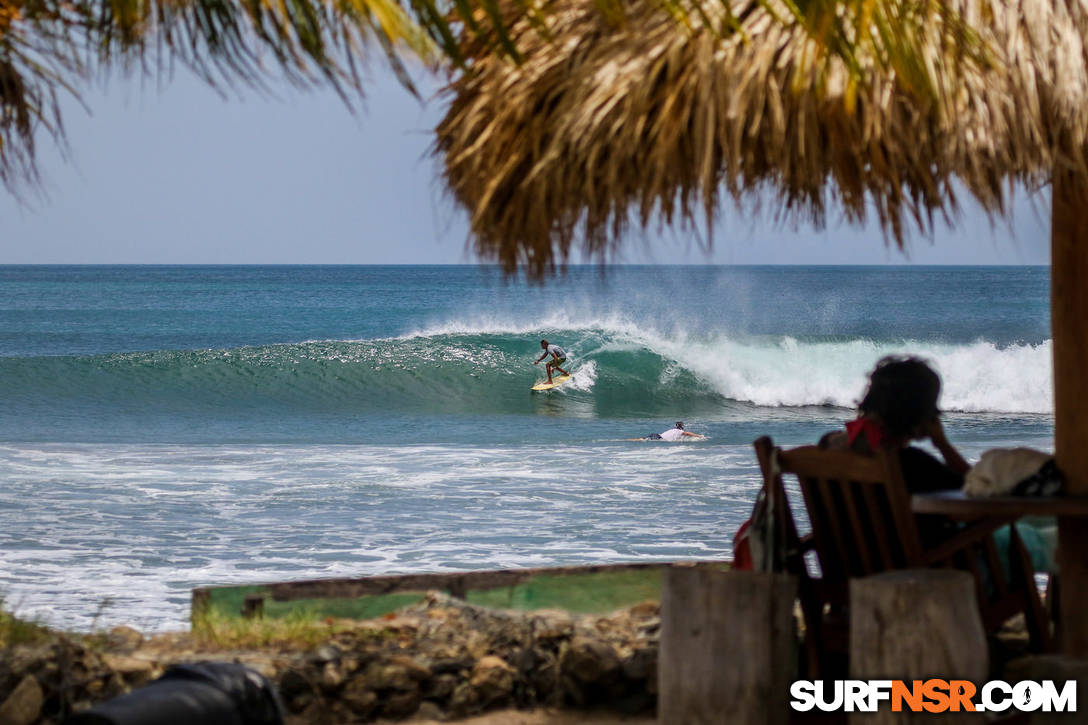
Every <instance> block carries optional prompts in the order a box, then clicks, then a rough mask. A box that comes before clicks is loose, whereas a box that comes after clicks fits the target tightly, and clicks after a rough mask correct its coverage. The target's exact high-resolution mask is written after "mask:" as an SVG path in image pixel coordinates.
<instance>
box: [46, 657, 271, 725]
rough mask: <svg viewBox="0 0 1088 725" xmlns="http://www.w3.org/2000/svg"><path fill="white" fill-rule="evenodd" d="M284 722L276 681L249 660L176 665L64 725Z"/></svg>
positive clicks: (250, 724)
mask: <svg viewBox="0 0 1088 725" xmlns="http://www.w3.org/2000/svg"><path fill="white" fill-rule="evenodd" d="M174 723H177V725H189V724H190V723H199V724H200V725H283V705H282V703H281V702H280V698H279V695H278V694H277V692H276V686H275V684H274V683H272V682H271V681H270V680H268V679H267V678H266V677H264V676H263V675H261V674H260V673H258V672H257V671H255V670H253V669H250V668H249V667H246V666H245V665H239V664H233V663H229V662H198V663H196V664H187V665H176V666H174V667H171V668H170V669H169V670H167V671H166V673H165V674H164V675H163V676H162V677H160V678H159V679H157V680H155V681H154V682H152V683H151V684H149V685H147V686H146V687H143V688H141V689H139V690H135V691H134V692H130V693H129V694H127V695H122V696H121V697H115V698H114V699H112V700H107V701H106V702H102V703H99V704H98V705H95V706H94V707H92V708H91V709H90V710H85V711H84V712H81V713H79V714H76V715H73V716H71V717H70V718H68V719H67V720H65V721H64V725H173V724H174Z"/></svg>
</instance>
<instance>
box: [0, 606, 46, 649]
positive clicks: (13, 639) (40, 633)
mask: <svg viewBox="0 0 1088 725" xmlns="http://www.w3.org/2000/svg"><path fill="white" fill-rule="evenodd" d="M49 636H50V631H49V629H48V628H46V627H45V626H43V625H41V624H38V623H37V622H33V621H29V620H26V619H20V618H19V617H17V616H16V615H15V614H13V613H11V612H9V611H8V608H7V606H6V603H5V602H4V599H3V598H2V597H0V647H14V646H15V645H20V644H32V643H34V642H40V641H42V640H45V639H47V638H48V637H49Z"/></svg>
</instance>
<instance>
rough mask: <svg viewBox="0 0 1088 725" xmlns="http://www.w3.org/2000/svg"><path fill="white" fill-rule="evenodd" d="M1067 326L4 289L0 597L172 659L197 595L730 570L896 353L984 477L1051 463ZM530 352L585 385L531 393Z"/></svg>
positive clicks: (15, 272)
mask: <svg viewBox="0 0 1088 725" xmlns="http://www.w3.org/2000/svg"><path fill="white" fill-rule="evenodd" d="M1048 306H1049V269H1048V268H1046V267H951V268H950V267H928V268H926V267H713V266H701V267H657V266H645V267H611V268H609V269H608V270H607V271H606V273H604V274H603V275H602V273H601V270H600V269H599V268H596V267H585V268H581V267H578V268H573V269H571V270H570V271H569V272H568V273H567V274H566V275H565V276H563V277H561V278H559V279H557V280H553V281H551V282H549V283H547V284H546V285H544V286H537V285H531V284H526V283H524V282H520V281H514V282H511V281H508V280H505V279H504V278H503V277H502V275H501V274H500V273H499V272H498V271H497V270H495V269H493V268H490V267H477V266H453V267H450V266H434V267H427V266H400V267H398V266H389V267H368V266H360V267H349V266H332V267H321V266H314V267H311V266H268V267H261V266H241V267H236V266H224V267H215V266H213V267H202V266H182V267H165V266H164V267H155V266H150V267H147V266H73V267H65V266H45V267H33V266H8V267H3V266H0V482H2V484H3V485H2V486H0V552H2V553H0V594H2V595H3V596H4V598H5V600H6V602H7V605H8V606H10V607H13V608H15V609H16V610H17V611H18V612H20V613H22V614H24V615H27V616H35V617H38V618H40V619H43V620H45V621H46V622H49V623H52V624H55V625H58V626H65V627H71V628H77V629H78V628H82V629H88V628H92V627H101V626H109V625H112V624H117V623H125V624H130V625H134V626H137V627H139V628H142V629H145V630H149V631H156V630H166V629H178V628H183V627H184V626H186V619H187V616H188V603H189V591H190V589H191V588H192V587H194V586H200V585H211V584H227V583H257V582H263V581H277V580H284V579H297V578H312V577H324V576H363V575H369V574H386V573H405V572H419V571H448V570H460V569H479V568H490V567H520V566H547V565H560V564H573V563H590V562H592V563H600V562H620V561H639V560H669V559H691V558H719V557H726V556H729V555H730V554H731V536H732V533H733V532H734V531H735V529H736V528H737V526H738V525H739V524H740V522H741V521H743V520H744V518H746V516H747V515H748V513H749V510H750V507H751V501H752V498H753V496H754V493H755V491H756V490H757V488H758V486H759V478H758V470H757V467H756V463H755V459H754V456H753V455H752V452H751V442H752V441H753V440H754V439H755V438H756V437H758V436H760V435H763V434H769V435H772V436H773V437H774V438H775V439H776V441H778V442H780V443H782V444H787V445H794V444H801V443H807V442H812V441H814V440H815V439H816V438H818V437H819V436H820V435H821V434H822V433H824V432H826V431H827V430H831V429H834V428H838V427H840V426H841V425H842V422H843V421H844V420H846V419H848V418H850V417H851V412H852V411H851V409H852V407H853V406H854V404H855V402H856V401H857V399H858V398H859V397H860V395H861V393H862V392H863V389H864V385H865V380H866V374H867V372H868V371H869V370H870V369H871V368H872V366H873V364H874V363H875V362H876V360H877V359H879V358H880V357H881V356H882V355H886V354H890V353H913V354H918V355H922V356H924V357H926V358H927V359H929V360H930V361H931V362H932V363H933V364H934V366H935V367H936V368H937V369H938V371H939V372H940V373H941V375H942V377H943V380H944V392H943V396H942V401H941V403H942V407H943V408H944V410H945V411H946V413H945V419H946V427H947V429H948V431H949V436H950V438H951V439H952V440H953V442H954V443H956V444H957V445H959V446H960V448H961V449H962V450H963V452H964V453H965V454H966V455H967V456H968V457H969V458H974V457H977V456H978V454H979V453H980V452H981V451H983V450H985V449H987V448H991V447H995V446H1001V445H1012V444H1016V445H1031V446H1035V447H1039V448H1044V449H1047V448H1051V447H1052V446H1053V418H1052V410H1053V400H1052V386H1051V369H1050V339H1049V338H1050V335H1049V317H1048ZM542 337H547V338H548V339H549V340H551V341H553V342H556V343H559V344H560V345H562V346H563V347H565V348H566V349H567V351H568V352H569V353H570V355H571V360H570V364H571V365H572V367H573V370H574V378H573V380H572V381H571V382H569V383H567V384H566V385H564V386H562V387H560V388H558V389H556V390H554V391H551V392H548V393H531V392H530V391H529V388H530V386H531V385H532V384H533V383H534V382H537V381H539V380H540V379H542V378H543V376H544V371H543V367H542V366H539V367H533V365H532V361H533V360H535V359H536V358H537V357H538V356H539V355H540V352H541V350H540V347H539V341H540V339H541V338H542ZM676 420H684V421H685V422H686V423H687V427H688V429H689V430H692V431H695V432H699V433H703V434H705V435H706V436H707V439H706V440H704V441H697V442H685V443H677V444H669V443H651V442H639V441H630V440H626V439H629V438H635V437H638V436H643V435H646V434H648V433H651V432H661V431H663V430H665V429H666V428H669V427H671V426H672V424H673V422H674V421H676Z"/></svg>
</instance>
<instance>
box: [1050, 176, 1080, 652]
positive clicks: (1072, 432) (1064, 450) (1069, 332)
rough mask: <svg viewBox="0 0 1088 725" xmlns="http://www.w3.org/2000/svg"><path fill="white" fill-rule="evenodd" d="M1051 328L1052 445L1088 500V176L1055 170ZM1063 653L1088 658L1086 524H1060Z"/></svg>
mask: <svg viewBox="0 0 1088 725" xmlns="http://www.w3.org/2000/svg"><path fill="white" fill-rule="evenodd" d="M1052 194H1053V198H1052V213H1051V222H1050V223H1051V229H1050V250H1051V255H1050V264H1051V268H1050V269H1051V272H1050V274H1051V283H1050V324H1051V329H1052V338H1053V345H1054V447H1055V452H1056V455H1057V462H1058V468H1059V469H1061V471H1062V473H1064V474H1065V477H1066V493H1068V494H1070V495H1072V496H1088V179H1085V178H1083V177H1079V176H1078V175H1076V174H1074V173H1071V172H1065V171H1060V170H1057V169H1056V170H1055V171H1054V181H1053V188H1052ZM1058 566H1059V567H1060V568H1061V578H1062V579H1061V582H1062V585H1061V589H1060V591H1061V616H1062V624H1061V634H1062V649H1063V650H1064V651H1065V652H1067V653H1069V654H1074V655H1079V656H1082V657H1083V656H1088V609H1085V607H1084V602H1086V601H1088V521H1085V520H1084V519H1073V518H1059V519H1058Z"/></svg>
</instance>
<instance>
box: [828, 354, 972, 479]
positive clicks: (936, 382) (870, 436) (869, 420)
mask: <svg viewBox="0 0 1088 725" xmlns="http://www.w3.org/2000/svg"><path fill="white" fill-rule="evenodd" d="M940 395H941V379H940V377H939V376H938V375H937V373H936V372H935V371H934V370H933V368H931V367H930V366H929V365H927V364H926V363H925V361H923V360H921V359H919V358H916V357H905V356H895V355H889V356H887V357H884V358H881V359H880V360H879V361H878V362H877V364H876V368H875V369H874V370H873V372H872V373H871V374H870V376H869V387H868V389H867V390H866V391H865V396H864V397H863V398H862V400H861V403H859V404H858V417H857V418H856V419H854V420H852V421H850V422H848V423H847V424H846V430H845V431H838V432H834V433H828V434H826V435H824V437H823V438H821V439H820V447H821V448H848V449H850V450H853V451H855V452H857V453H865V454H871V453H875V452H876V451H877V450H878V449H888V450H897V451H898V452H899V461H900V465H901V467H902V471H903V480H904V482H905V483H906V484H907V489H908V490H909V491H910V492H911V493H929V492H932V491H943V490H948V489H957V488H961V487H962V486H963V477H964V474H966V473H967V471H968V470H969V469H970V468H971V466H970V464H969V463H967V461H966V460H964V458H963V456H961V455H960V453H959V451H957V450H956V449H955V448H954V447H953V446H952V444H951V443H949V442H948V438H947V436H946V435H945V432H944V426H942V425H941V418H940V410H939V409H938V407H937V399H938V398H939V397H940ZM917 440H928V441H930V442H931V443H932V444H933V446H934V447H935V448H936V449H937V451H938V452H939V453H940V454H941V457H942V458H943V459H944V461H943V462H942V461H938V460H937V459H936V458H934V457H933V456H931V455H930V454H928V453H926V452H925V451H923V450H922V449H920V448H915V447H914V446H912V445H910V444H911V442H913V441H917Z"/></svg>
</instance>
